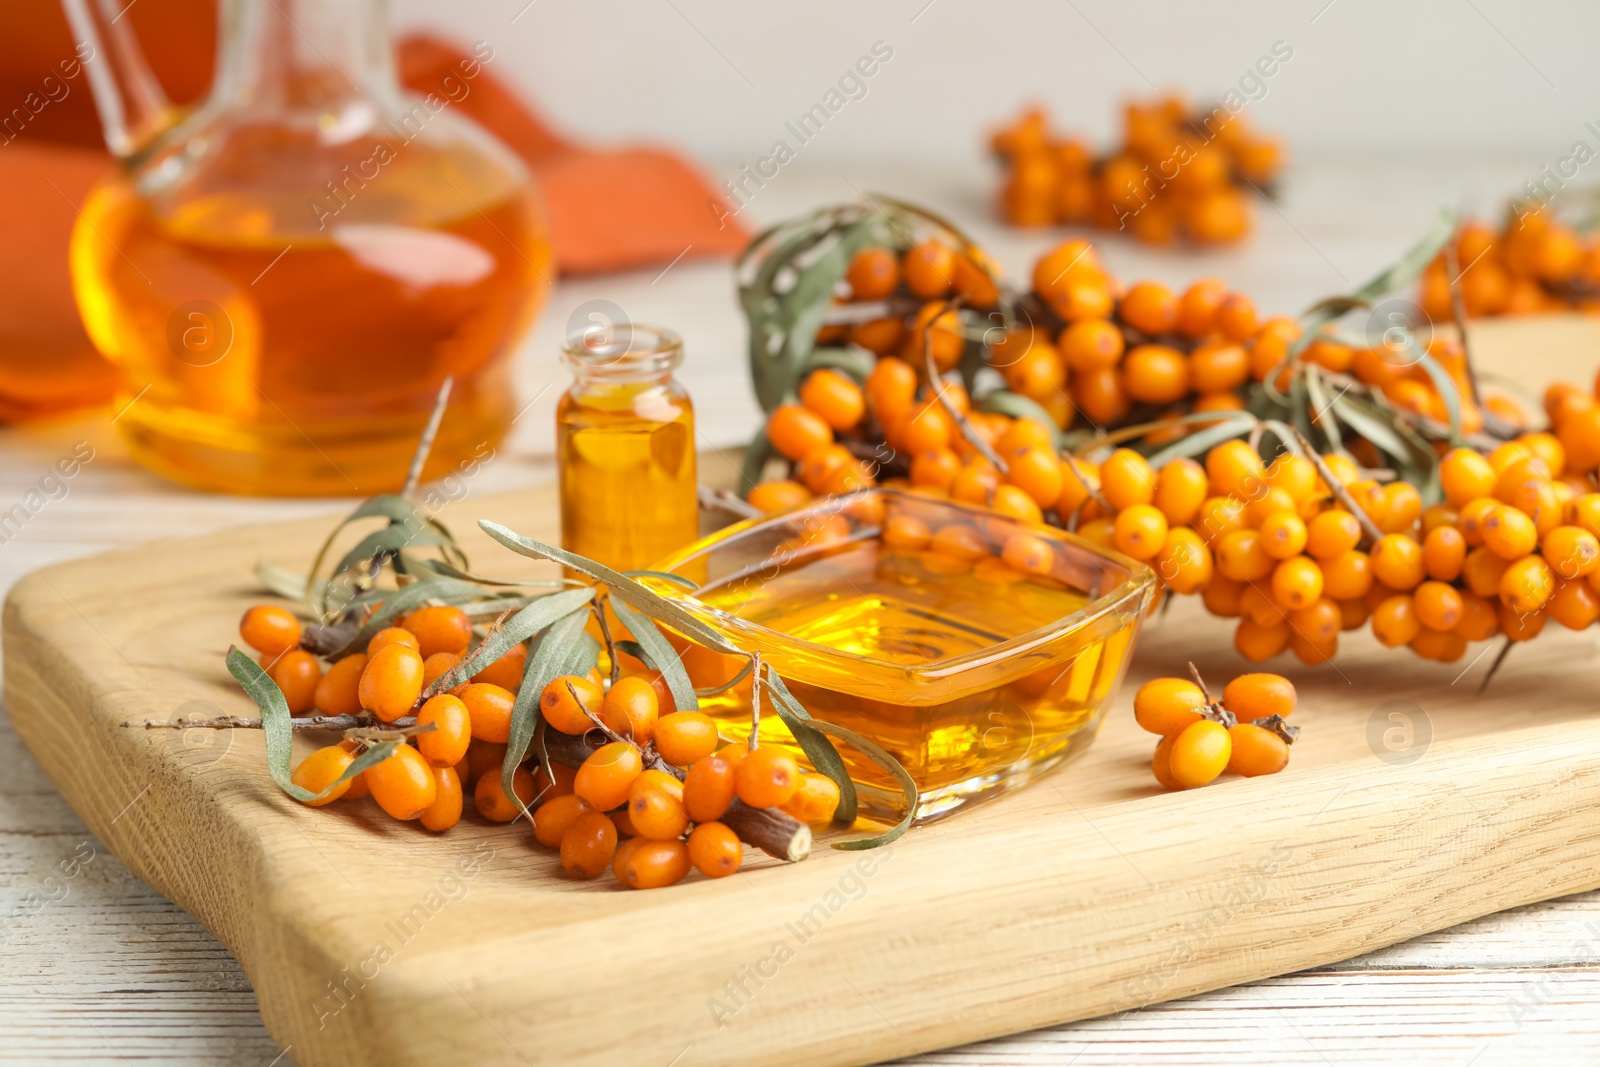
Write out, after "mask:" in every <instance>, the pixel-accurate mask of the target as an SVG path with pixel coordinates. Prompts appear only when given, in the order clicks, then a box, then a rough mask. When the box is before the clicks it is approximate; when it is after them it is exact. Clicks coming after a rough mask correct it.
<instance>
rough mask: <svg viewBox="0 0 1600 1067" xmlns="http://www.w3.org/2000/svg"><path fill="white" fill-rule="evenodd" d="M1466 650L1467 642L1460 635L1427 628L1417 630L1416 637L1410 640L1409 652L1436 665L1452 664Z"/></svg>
mask: <svg viewBox="0 0 1600 1067" xmlns="http://www.w3.org/2000/svg"><path fill="white" fill-rule="evenodd" d="M1466 650H1467V640H1466V638H1464V637H1462V636H1461V635H1460V634H1457V633H1452V632H1450V631H1446V630H1435V629H1433V628H1432V627H1429V626H1423V627H1421V628H1420V629H1418V630H1417V636H1415V637H1413V638H1412V639H1411V651H1413V652H1415V653H1416V654H1417V655H1418V656H1420V657H1421V658H1422V659H1430V660H1434V661H1436V662H1438V663H1452V662H1454V661H1455V660H1458V659H1460V658H1461V654H1462V653H1463V652H1465V651H1466Z"/></svg>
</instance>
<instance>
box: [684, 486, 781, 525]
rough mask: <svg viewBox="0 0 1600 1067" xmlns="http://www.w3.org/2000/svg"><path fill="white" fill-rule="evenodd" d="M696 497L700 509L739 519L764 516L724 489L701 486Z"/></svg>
mask: <svg viewBox="0 0 1600 1067" xmlns="http://www.w3.org/2000/svg"><path fill="white" fill-rule="evenodd" d="M698 495H699V498H700V506H701V507H703V508H710V509H714V510H717V511H726V512H728V513H729V514H730V515H737V516H738V517H739V518H741V519H759V518H760V517H761V516H762V515H763V514H765V512H763V511H762V510H761V509H760V508H753V507H751V506H750V505H749V504H747V503H745V502H744V501H743V500H740V499H739V498H738V497H736V496H734V495H733V494H732V493H730V492H728V491H727V490H726V489H713V488H712V487H711V486H709V485H702V486H700V487H699V489H698Z"/></svg>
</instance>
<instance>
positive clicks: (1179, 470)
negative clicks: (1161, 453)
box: [1150, 456, 1209, 526]
mask: <svg viewBox="0 0 1600 1067" xmlns="http://www.w3.org/2000/svg"><path fill="white" fill-rule="evenodd" d="M1208 488H1209V487H1208V485H1207V484H1206V471H1205V468H1204V467H1202V466H1200V464H1198V463H1196V462H1195V461H1194V460H1192V459H1189V458H1188V457H1187V456H1180V457H1179V458H1177V459H1174V460H1171V461H1170V462H1168V463H1167V464H1166V465H1165V466H1163V467H1162V468H1161V470H1159V471H1158V472H1156V485H1155V492H1154V495H1153V496H1152V498H1151V501H1150V502H1151V503H1152V504H1154V505H1155V506H1156V507H1158V508H1160V509H1161V513H1162V514H1163V515H1165V516H1166V517H1167V522H1168V524H1169V525H1173V526H1187V525H1188V524H1189V522H1190V521H1191V520H1193V519H1194V517H1195V516H1196V515H1198V514H1199V513H1200V506H1201V505H1202V504H1204V503H1205V500H1206V491H1207V489H1208Z"/></svg>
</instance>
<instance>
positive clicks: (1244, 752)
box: [1228, 722, 1289, 778]
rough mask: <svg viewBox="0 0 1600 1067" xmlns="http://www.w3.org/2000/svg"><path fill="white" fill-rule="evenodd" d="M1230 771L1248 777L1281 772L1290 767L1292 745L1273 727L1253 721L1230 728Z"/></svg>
mask: <svg viewBox="0 0 1600 1067" xmlns="http://www.w3.org/2000/svg"><path fill="white" fill-rule="evenodd" d="M1228 741H1229V752H1228V770H1230V771H1232V772H1233V773H1234V774H1237V775H1240V776H1242V777H1245V778H1255V777H1257V776H1259V775H1263V774H1277V773H1278V772H1279V771H1281V770H1283V769H1284V768H1285V767H1287V766H1289V746H1288V745H1286V744H1284V741H1283V738H1281V737H1279V736H1278V735H1277V734H1276V733H1274V732H1273V731H1271V730H1266V729H1263V728H1262V727H1260V726H1257V725H1256V724H1255V723H1253V722H1241V723H1238V724H1237V725H1235V726H1231V727H1229V728H1228Z"/></svg>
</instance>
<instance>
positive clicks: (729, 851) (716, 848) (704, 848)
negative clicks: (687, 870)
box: [689, 822, 744, 878]
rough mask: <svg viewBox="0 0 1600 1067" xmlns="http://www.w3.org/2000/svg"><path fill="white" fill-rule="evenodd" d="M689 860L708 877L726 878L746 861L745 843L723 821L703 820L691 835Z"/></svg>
mask: <svg viewBox="0 0 1600 1067" xmlns="http://www.w3.org/2000/svg"><path fill="white" fill-rule="evenodd" d="M689 862H691V863H693V864H694V869H695V870H697V871H699V872H700V873H701V874H703V875H705V876H706V877H707V878H726V877H727V876H728V875H730V874H733V873H734V872H735V871H737V870H738V869H739V864H740V863H742V862H744V845H743V843H741V842H740V840H739V835H738V834H736V833H734V832H733V831H732V830H730V829H728V828H727V827H726V826H724V825H723V824H722V823H720V822H703V823H701V824H700V825H699V826H696V827H695V828H694V832H693V833H691V834H690V835H689Z"/></svg>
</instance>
